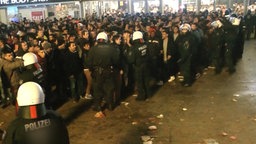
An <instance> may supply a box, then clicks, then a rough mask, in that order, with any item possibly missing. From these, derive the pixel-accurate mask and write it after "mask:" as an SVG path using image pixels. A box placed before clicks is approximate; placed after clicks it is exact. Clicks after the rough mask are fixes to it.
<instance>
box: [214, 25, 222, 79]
mask: <svg viewBox="0 0 256 144" xmlns="http://www.w3.org/2000/svg"><path fill="white" fill-rule="evenodd" d="M211 25H212V27H214V30H213V33H212V40H213V41H212V45H213V46H212V47H213V49H212V63H213V65H214V66H215V73H216V74H218V73H220V72H221V68H222V64H223V56H224V50H223V44H224V41H223V36H224V30H223V29H222V23H221V22H220V21H219V20H218V21H214V22H212V23H211Z"/></svg>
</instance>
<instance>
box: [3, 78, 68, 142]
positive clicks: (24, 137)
mask: <svg viewBox="0 0 256 144" xmlns="http://www.w3.org/2000/svg"><path fill="white" fill-rule="evenodd" d="M44 99H45V96H44V93H43V90H42V88H41V86H40V85H39V84H37V83H35V82H26V83H24V84H22V85H21V86H20V87H19V90H18V96H17V102H18V105H19V112H18V116H17V118H16V119H15V120H13V121H12V122H11V123H10V125H9V126H8V128H7V131H6V135H5V136H4V140H3V144H69V137H68V131H67V128H66V126H65V124H64V122H63V119H62V118H61V117H60V116H59V115H57V114H56V113H54V112H53V111H48V110H46V108H45V105H44Z"/></svg>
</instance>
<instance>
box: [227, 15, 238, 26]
mask: <svg viewBox="0 0 256 144" xmlns="http://www.w3.org/2000/svg"><path fill="white" fill-rule="evenodd" d="M229 21H230V22H231V23H232V25H235V26H238V25H240V21H241V20H240V19H238V18H236V17H230V19H229Z"/></svg>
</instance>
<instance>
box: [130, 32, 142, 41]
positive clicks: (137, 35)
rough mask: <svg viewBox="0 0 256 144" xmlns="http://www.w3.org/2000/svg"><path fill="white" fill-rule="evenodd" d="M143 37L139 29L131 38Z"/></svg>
mask: <svg viewBox="0 0 256 144" xmlns="http://www.w3.org/2000/svg"><path fill="white" fill-rule="evenodd" d="M142 38H143V34H142V32H140V31H135V32H134V33H133V34H132V40H137V39H142Z"/></svg>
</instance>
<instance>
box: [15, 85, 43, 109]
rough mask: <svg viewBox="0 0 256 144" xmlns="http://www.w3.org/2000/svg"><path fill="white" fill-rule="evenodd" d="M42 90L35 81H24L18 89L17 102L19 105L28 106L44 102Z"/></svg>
mask: <svg viewBox="0 0 256 144" xmlns="http://www.w3.org/2000/svg"><path fill="white" fill-rule="evenodd" d="M44 98H45V95H44V92H43V89H42V88H41V86H40V85H39V84H37V83H35V82H26V83H24V84H22V85H21V86H20V87H19V89H18V94H17V102H18V105H19V106H30V105H37V104H42V103H44Z"/></svg>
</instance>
